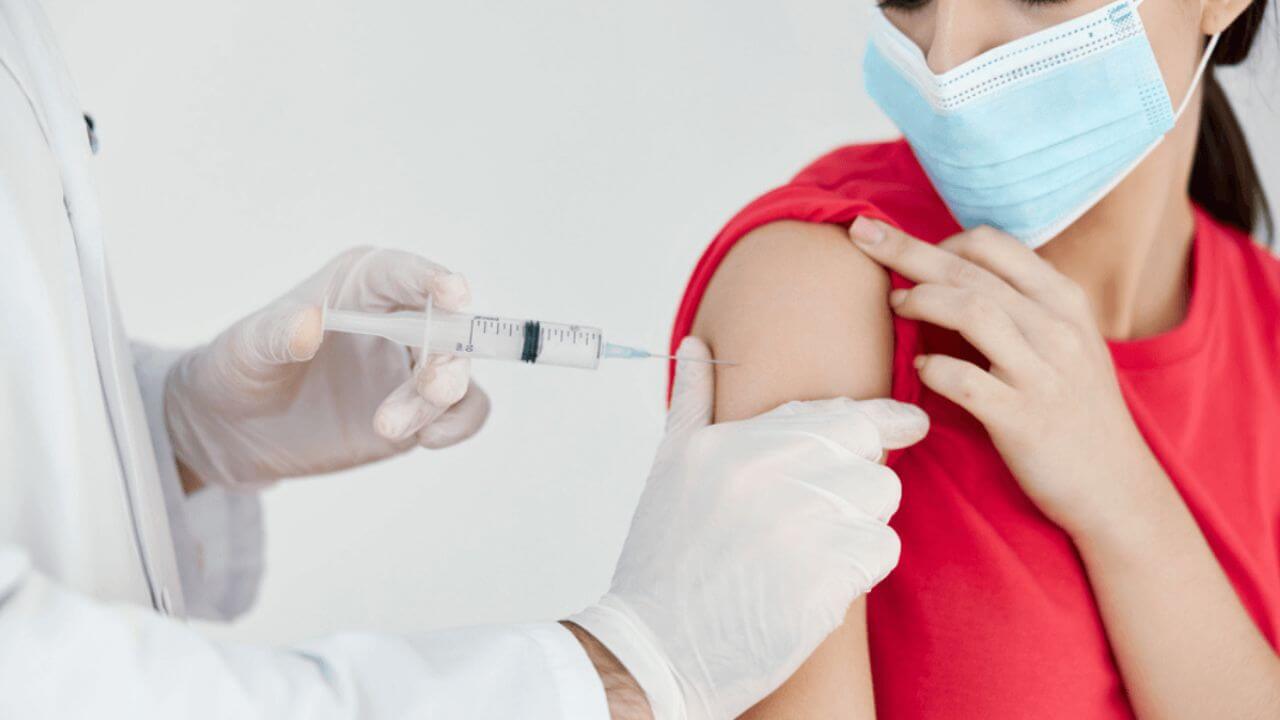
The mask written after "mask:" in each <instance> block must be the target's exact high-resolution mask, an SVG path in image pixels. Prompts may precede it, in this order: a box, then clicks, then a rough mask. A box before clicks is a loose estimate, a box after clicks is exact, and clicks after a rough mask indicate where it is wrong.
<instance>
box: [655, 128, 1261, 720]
mask: <svg viewBox="0 0 1280 720" xmlns="http://www.w3.org/2000/svg"><path fill="white" fill-rule="evenodd" d="M857 215H868V216H873V217H877V218H880V219H884V220H887V221H889V222H891V223H893V224H895V225H897V226H899V227H901V228H902V229H903V230H905V231H907V232H909V233H911V234H912V235H914V236H916V237H919V238H921V239H923V240H926V241H929V242H938V241H940V240H942V239H944V238H946V237H948V236H949V235H951V234H954V233H956V232H958V231H959V230H960V228H959V227H958V226H957V225H956V222H955V220H954V219H953V218H952V216H951V214H950V213H949V212H948V211H947V209H946V207H945V205H944V204H943V203H942V201H941V200H940V199H939V197H938V196H937V194H936V193H935V192H934V191H933V189H932V187H931V186H930V184H929V181H928V179H927V178H926V177H925V175H924V173H923V171H922V170H921V169H920V166H919V165H918V164H917V162H916V160H915V157H914V156H913V155H912V153H911V150H910V149H909V148H908V147H907V145H906V143H905V142H903V141H897V142H890V143H883V144H875V145H858V146H851V147H845V148H841V149H839V150H836V151H834V152H832V153H830V154H828V155H826V156H825V157H822V158H820V159H819V160H818V161H817V162H815V163H813V164H812V165H811V166H809V167H808V168H806V169H805V170H804V171H803V172H801V173H800V174H799V175H798V176H796V178H795V179H794V180H792V181H791V182H790V183H788V184H787V185H785V186H783V187H781V188H779V189H777V190H774V191H772V192H770V193H768V194H766V195H764V196H763V197H761V198H759V199H758V200H756V201H755V202H753V203H751V204H750V205H748V206H747V207H746V208H745V209H744V210H743V211H742V212H740V213H739V214H738V215H737V216H736V217H735V218H733V219H732V220H731V221H730V222H729V224H728V225H727V226H725V228H724V230H722V231H721V232H720V234H719V235H718V236H717V237H716V238H715V240H714V241H713V242H712V244H711V246H710V247H709V248H708V249H707V251H706V253H705V254H704V255H703V257H702V259H701V260H700V261H699V263H698V265H697V268H696V269H695V270H694V273H693V277H692V279H691V280H690V283H689V287H688V290H687V291H686V293H685V296H684V301H683V303H682V304H681V306H680V311H679V315H678V316H677V318H676V325H675V331H674V333H673V335H672V352H674V351H675V350H674V348H675V347H676V346H677V345H678V342H679V340H680V339H682V338H683V337H684V336H685V335H687V334H688V333H689V329H690V327H691V326H692V324H693V319H694V315H695V313H696V311H697V308H698V304H699V303H700V302H701V299H702V294H703V292H704V290H705V289H706V286H707V283H708V282H709V280H710V279H711V275H712V273H714V272H715V270H716V267H717V266H718V265H719V263H720V261H721V260H722V259H723V258H724V256H725V254H726V253H728V251H729V249H730V248H731V247H732V246H733V244H734V243H735V242H737V241H738V239H739V238H741V237H742V236H743V235H745V234H746V233H748V232H749V231H751V230H752V229H754V228H756V227H759V226H761V225H764V224H767V223H770V222H774V221H778V220H803V221H809V222H816V223H833V224H837V225H845V226H847V225H848V224H849V223H850V222H851V221H852V220H853V218H854V217H855V216H857ZM893 284H894V286H895V287H904V286H907V285H908V283H907V282H906V281H905V280H904V279H903V278H901V277H898V276H894V277H893ZM1192 285H1193V287H1192V295H1191V300H1190V303H1189V307H1188V312H1187V316H1186V318H1185V319H1184V321H1183V322H1182V323H1181V324H1180V325H1179V326H1178V327H1176V328H1174V329H1172V330H1170V331H1168V332H1166V333H1163V334H1160V335H1157V336H1155V337H1150V338H1144V339H1141V340H1134V341H1129V342H1112V343H1109V345H1110V348H1111V353H1112V357H1113V359H1114V361H1115V366H1116V372H1117V374H1118V376H1119V380H1120V385H1121V387H1122V389H1123V392H1124V396H1125V399H1126V401H1127V402H1128V405H1129V408H1130V410H1131V411H1132V413H1133V417H1134V420H1135V421H1136V422H1137V425H1138V427H1139V428H1140V429H1141V431H1142V433H1143V436H1144V437H1145V438H1146V439H1147V442H1148V444H1149V445H1150V446H1151V449H1152V450H1153V451H1154V452H1155V454H1156V456H1157V457H1158V458H1159V459H1160V462H1161V463H1162V464H1163V466H1164V468H1165V470H1166V471H1167V472H1168V474H1169V476H1170V477H1171V478H1172V480H1173V482H1174V484H1175V485H1176V486H1177V487H1178V489H1179V491H1180V492H1181V493H1182V496H1183V498H1184V499H1185V500H1186V502H1187V505H1188V506H1189V507H1190V508H1191V512H1192V513H1193V514H1194V515H1195V518H1196V520H1197V521H1198V522H1199V524H1200V527H1201V529H1202V530H1203V531H1204V534H1205V536H1206V537H1207V538H1208V540H1209V544H1210V545H1211V546H1212V548H1213V551H1214V553H1215V554H1216V556H1217V558H1218V561H1219V562H1220V563H1221V564H1222V567H1223V569H1224V570H1225V571H1226V574H1227V576H1228V577H1229V578H1230V579H1231V583H1232V584H1233V586H1234V587H1235V590H1236V592H1237V593H1238V595H1239V597H1240V600H1241V602H1243V604H1244V606H1245V607H1246V608H1247V609H1248V611H1249V614H1250V615H1251V616H1252V617H1253V619H1254V621H1255V622H1256V623H1257V625H1258V627H1259V629H1260V630H1261V631H1262V633H1263V634H1264V635H1265V636H1266V638H1267V640H1268V641H1270V643H1271V645H1272V647H1276V645H1277V627H1278V626H1280V443H1278V442H1277V440H1278V439H1280V438H1277V434H1278V433H1280V322H1278V319H1280V262H1277V260H1276V259H1275V258H1274V257H1272V256H1271V255H1270V254H1269V253H1268V252H1267V251H1266V250H1265V249H1263V248H1261V247H1259V246H1258V245H1256V244H1255V243H1253V242H1252V241H1251V240H1250V238H1249V237H1247V236H1246V235H1245V234H1243V233H1241V232H1238V231H1236V230H1233V229H1231V228H1229V227H1226V226H1224V225H1222V224H1221V223H1218V222H1217V221H1215V220H1214V219H1213V218H1211V217H1209V216H1208V215H1207V214H1206V213H1204V212H1203V211H1200V210H1199V209H1197V210H1196V231H1195V239H1194V244H1193V257H1192ZM894 334H895V342H894V361H893V396H894V397H895V398H897V399H899V400H906V401H910V402H915V403H918V404H919V405H920V406H921V407H923V408H924V409H925V411H926V412H928V413H929V416H930V417H931V418H932V421H933V425H932V430H931V431H930V433H929V436H928V437H927V438H926V439H925V440H924V441H923V442H921V443H920V444H918V445H916V446H914V447H912V448H910V449H908V450H906V451H903V452H899V453H895V454H893V455H891V456H890V460H889V461H890V464H891V465H892V466H893V468H894V469H895V470H896V471H897V472H898V474H899V476H900V477H901V479H902V486H903V498H902V509H901V510H900V511H899V512H898V514H897V515H896V516H895V517H894V519H893V523H892V525H893V527H894V528H895V529H896V530H897V531H898V533H899V535H900V536H901V538H902V559H901V562H900V564H899V566H898V568H897V569H896V570H895V571H894V572H893V573H892V574H891V575H890V576H889V577H888V579H887V580H885V581H884V582H883V583H882V584H881V585H880V586H879V587H878V588H877V589H876V590H875V591H873V592H872V593H871V595H870V596H869V599H868V611H867V612H868V624H869V633H870V644H871V665H872V673H873V677H874V681H875V692H876V707H877V711H878V715H879V717H880V718H882V719H884V718H887V719H889V720H896V719H898V718H932V719H935V720H936V719H938V718H942V719H944V720H945V719H947V718H963V719H964V720H970V719H973V718H983V719H984V720H999V719H1001V718H1029V717H1033V718H1040V719H1041V720H1052V719H1054V718H1064V719H1066V718H1070V719H1071V720H1078V719H1079V718H1129V717H1132V716H1133V714H1132V711H1131V710H1130V708H1129V704H1128V701H1127V699H1126V697H1125V690H1124V686H1123V685H1122V683H1121V679H1120V673H1119V671H1118V669H1117V667H1116V664H1115V659H1114V658H1113V657H1112V655H1111V651H1110V648H1109V646H1108V644H1107V637H1106V634H1105V631H1104V628H1103V625H1102V620H1101V617H1100V616H1099V614H1098V608H1097V606H1096V604H1095V602H1094V599H1093V595H1092V594H1091V592H1090V588H1089V581H1088V578H1087V576H1086V575H1085V570H1084V567H1083V566H1082V565H1081V562H1080V558H1079V557H1078V556H1077V554H1076V552H1075V549H1074V548H1073V546H1072V544H1071V541H1070V540H1069V539H1068V538H1067V536H1066V535H1065V534H1064V533H1063V532H1062V531H1061V530H1060V529H1058V528H1057V527H1056V526H1054V525H1053V524H1052V523H1050V522H1049V521H1048V520H1047V519H1046V518H1045V517H1044V516H1043V515H1042V514H1041V513H1040V512H1039V511H1038V510H1037V509H1036V508H1035V506H1034V505H1033V504H1032V503H1031V501H1030V500H1028V499H1027V497H1026V496H1025V495H1024V494H1023V493H1022V491H1021V490H1020V489H1019V487H1018V485H1017V483H1016V482H1015V481H1014V479H1013V477H1012V476H1011V475H1010V474H1009V471H1008V470H1007V469H1006V467H1005V465H1004V462H1003V461H1002V460H1001V459H1000V456H999V455H998V454H997V453H996V450H995V448H994V447H993V446H992V444H991V441H990V440H989V439H988V437H987V435H986V433H985V431H984V430H983V428H982V426H981V425H980V424H979V423H978V422H977V421H976V420H974V419H973V418H972V417H971V416H969V415H968V414H967V413H965V412H964V411H963V410H961V409H960V408H959V407H958V406H956V405H954V404H952V403H950V402H948V401H947V400H945V399H943V398H941V397H940V396H938V395H936V394H934V393H933V392H931V391H929V390H927V389H926V388H924V387H923V386H922V385H921V384H920V382H919V379H918V376H917V375H916V373H915V371H914V369H913V368H912V366H911V359H912V358H913V357H914V356H915V355H916V354H918V353H920V352H945V353H948V354H952V355H960V356H964V357H969V358H978V359H979V360H980V356H978V355H977V353H976V352H975V351H974V350H973V349H972V348H970V347H969V346H968V345H967V344H966V343H965V342H964V341H963V340H962V339H961V338H960V337H959V336H958V335H957V334H955V333H953V332H950V331H945V330H942V329H940V328H937V327H935V326H930V325H921V324H919V323H916V322H913V321H908V320H904V319H902V318H895V319H894ZM984 365H985V363H984ZM1081 462H1088V459H1087V458H1082V459H1081Z"/></svg>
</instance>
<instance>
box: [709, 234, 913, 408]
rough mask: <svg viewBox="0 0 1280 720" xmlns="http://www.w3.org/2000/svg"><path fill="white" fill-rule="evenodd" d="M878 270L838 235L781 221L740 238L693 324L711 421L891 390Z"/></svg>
mask: <svg viewBox="0 0 1280 720" xmlns="http://www.w3.org/2000/svg"><path fill="white" fill-rule="evenodd" d="M888 290H889V278H888V275H887V274H886V273H885V271H884V269H883V268H881V267H880V266H879V265H877V264H876V263H874V262H873V261H871V260H870V259H869V258H867V256H866V255H864V254H863V253H862V252H861V251H860V250H858V249H857V248H856V247H854V245H853V243H852V242H851V241H850V240H849V237H848V234H847V233H846V232H845V230H844V229H843V228H840V227H837V226H834V225H825V224H815V223H805V222H795V221H785V222H776V223H771V224H768V225H764V226H762V227H760V228H757V229H756V230H753V231H752V232H751V233H749V234H747V235H746V236H745V237H743V238H742V239H741V240H740V241H739V242H738V243H737V244H736V245H735V246H734V248H733V250H731V251H730V252H729V255H728V256H727V257H726V258H725V260H724V262H723V263H722V264H721V265H720V267H719V268H718V269H717V270H716V273H715V275H714V277H713V278H712V280H711V283H710V285H709V286H708V288H707V292H706V294H705V296H704V297H703V301H702V306H701V308H700V309H699V311H698V316H697V320H696V321H695V323H694V326H693V334H695V335H697V336H698V337H701V338H702V339H703V340H705V341H706V342H707V344H708V345H710V346H711V349H712V351H713V352H714V353H715V356H716V357H718V358H721V359H725V360H732V361H734V362H736V363H737V364H736V365H734V366H731V367H724V366H722V367H720V368H719V369H718V370H717V375H716V419H717V420H719V421H725V420H733V419H737V418H742V417H749V416H752V415H757V414H759V413H761V412H764V411H766V410H769V409H771V408H773V407H775V406H777V405H779V404H781V403H783V402H787V401H789V400H812V399H818V398H825V397H834V396H838V395H845V396H849V397H855V398H861V397H873V396H878V395H884V394H886V393H887V392H888V390H889V381H890V371H891V367H892V357H891V356H892V350H893V329H892V319H891V315H890V312H889V307H888V303H887V294H888Z"/></svg>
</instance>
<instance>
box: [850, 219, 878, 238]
mask: <svg viewBox="0 0 1280 720" xmlns="http://www.w3.org/2000/svg"><path fill="white" fill-rule="evenodd" d="M849 234H850V235H851V236H852V237H853V241H854V242H856V243H858V244H859V245H875V244H876V243H878V242H880V241H881V240H883V239H884V228H883V227H881V226H880V224H879V223H877V222H876V221H875V220H871V219H869V218H865V217H863V216H861V215H859V216H858V217H857V219H855V220H854V221H853V225H851V226H849Z"/></svg>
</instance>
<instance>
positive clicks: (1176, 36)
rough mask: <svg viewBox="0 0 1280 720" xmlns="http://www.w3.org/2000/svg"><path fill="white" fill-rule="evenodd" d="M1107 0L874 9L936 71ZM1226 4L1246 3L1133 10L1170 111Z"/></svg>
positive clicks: (960, 1) (951, 2) (959, 1)
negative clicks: (1157, 67)
mask: <svg viewBox="0 0 1280 720" xmlns="http://www.w3.org/2000/svg"><path fill="white" fill-rule="evenodd" d="M1112 1H1113V0H1038V1H1035V0H885V1H884V2H882V3H881V7H882V8H884V12H885V15H886V16H887V17H888V18H889V21H890V22H892V23H893V24H894V25H896V26H897V27H898V29H899V30H901V31H902V32H903V33H904V34H905V35H906V36H907V37H909V38H911V39H912V40H913V41H914V42H915V43H916V44H917V45H919V46H920V49H921V50H922V51H923V52H924V55H925V58H926V59H927V60H928V63H929V68H930V69H931V70H932V71H933V72H935V73H943V72H946V71H947V70H950V69H951V68H954V67H956V66H957V65H960V64H961V63H964V62H965V61H967V60H970V59H972V58H974V57H976V56H978V55H980V54H982V53H983V52H986V51H987V50H991V49H992V48H995V47H998V46H1000V45H1004V44H1005V43H1009V42H1012V41H1014V40H1017V39H1018V38H1021V37H1023V36H1025V35H1029V34H1031V33H1034V32H1037V31H1039V30H1043V29H1045V28H1048V27H1050V26H1053V25H1057V24H1059V23H1062V22H1065V21H1067V20H1071V19H1073V18H1076V17H1079V16H1080V15H1083V14H1085V13H1088V12H1090V11H1092V10H1096V9H1098V8H1100V7H1103V6H1105V5H1108V4H1110V3H1111V2H1112ZM1233 2H1234V3H1236V4H1239V5H1240V10H1241V11H1243V9H1244V8H1245V7H1247V6H1248V0H1203V1H1202V0H1144V2H1143V3H1142V5H1141V7H1140V8H1139V9H1138V12H1139V13H1140V14H1141V16H1142V22H1143V25H1144V26H1145V27H1146V30H1147V37H1148V38H1149V39H1150V41H1151V47H1152V48H1153V50H1154V52H1155V56H1156V60H1157V62H1158V63H1159V65H1160V71H1161V74H1162V75H1163V76H1164V81H1165V85H1166V87H1167V88H1168V91H1169V98H1170V99H1171V100H1172V101H1173V104H1174V106H1175V107H1176V106H1177V105H1178V104H1179V103H1180V102H1181V101H1182V98H1183V96H1184V95H1185V94H1186V92H1187V89H1188V88H1189V87H1190V85H1191V78H1192V75H1193V74H1194V73H1195V68H1196V64H1197V63H1198V62H1199V60H1200V55H1201V53H1202V52H1203V51H1204V41H1205V35H1206V34H1208V33H1212V32H1216V31H1217V30H1215V29H1213V28H1212V27H1208V29H1207V30H1206V27H1207V21H1209V20H1212V19H1215V18H1217V15H1220V13H1215V12H1214V10H1215V9H1216V6H1218V5H1228V4H1232V3H1233ZM1238 14H1239V13H1238V12H1237V13H1236V15H1238ZM1209 16H1214V17H1213V18H1211V17H1209ZM1234 17H1235V16H1234V15H1233V16H1231V19H1234ZM1217 19H1218V20H1219V21H1220V18H1217ZM1227 24H1229V21H1228V23H1227ZM1223 27H1226V25H1225V24H1224V25H1223ZM1220 29H1221V28H1218V30H1220Z"/></svg>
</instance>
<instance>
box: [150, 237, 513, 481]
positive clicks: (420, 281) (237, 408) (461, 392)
mask: <svg viewBox="0 0 1280 720" xmlns="http://www.w3.org/2000/svg"><path fill="white" fill-rule="evenodd" d="M428 296H430V297H431V299H432V302H433V303H434V305H436V306H438V307H441V308H444V309H446V310H457V309H460V308H462V307H463V306H464V305H465V304H466V303H467V302H468V301H469V299H470V290H469V289H468V287H467V283H466V281H465V280H464V279H463V278H462V276H460V275H457V274H454V273H452V272H449V271H448V270H446V269H445V268H443V267H441V266H439V265H437V264H435V263H432V262H430V261H427V260H425V259H423V258H421V257H419V256H417V255H413V254H410V253H406V252H400V251H395V250H383V249H376V248H359V249H356V250H352V251H350V252H347V253H344V254H343V255H341V256H339V257H338V258H336V259H335V260H333V261H332V262H330V263H329V264H328V265H326V266H325V267H324V268H322V269H321V270H320V271H319V272H318V273H316V274H315V275H313V276H311V277H310V278H308V279H307V280H306V281H304V282H303V283H302V284H301V285H299V286H297V287H296V288H294V289H293V290H291V291H289V292H288V293H286V294H285V295H284V296H283V297H281V298H280V299H278V300H276V301H275V302H273V303H271V304H269V305H268V306H266V307H265V308H263V309H261V310H259V311H258V312H255V313H253V314H252V315H250V316H248V317H246V318H245V319H243V320H241V321H239V322H237V323H236V324H235V325H232V326H231V327H230V328H229V329H227V330H226V331H225V332H223V333H222V334H221V335H219V336H218V337H217V338H216V339H215V340H214V341H213V342H212V343H210V344H209V345H206V346H204V347H202V348H198V349H196V350H193V351H191V352H189V353H187V354H186V355H184V356H183V357H182V358H181V359H180V360H178V362H177V363H176V364H175V365H174V367H173V369H172V370H171V371H170V373H169V376H168V379H167V381H166V384H165V420H166V422H167V424H168V426H169V434H170V437H171V438H172V441H173V448H174V452H175V454H176V455H177V457H178V460H179V462H180V463H182V464H184V465H185V466H186V468H187V469H188V470H189V472H191V473H192V474H194V475H195V476H196V477H197V478H199V479H200V480H201V481H203V482H206V483H217V484H221V485H226V486H233V487H258V486H262V485H266V484H269V483H271V482H273V481H275V480H278V479H280V478H286V477H294V476H299V475H313V474H316V473H322V472H329V471H334V470H341V469H344V468H349V467H352V466H355V465H360V464H363V463H367V462H371V461H374V460H380V459H382V458H385V457H388V456H391V455H394V454H396V453H400V452H403V451H405V450H408V449H409V448H411V447H414V446H415V445H422V446H424V447H429V448H439V447H444V446H446V445H451V444H453V443H456V442H459V441H461V440H464V439H466V438H468V437H470V436H471V435H472V434H474V433H475V432H476V431H477V430H479V429H480V426H481V425H483V424H484V421H485V418H486V417H487V416H488V413H489V399H488V397H486V395H485V394H484V392H483V391H481V390H480V389H479V388H478V387H475V386H474V385H472V384H470V382H469V373H470V368H469V364H468V361H467V360H466V359H462V358H452V357H449V356H438V355H428V356H425V357H423V356H421V355H419V354H418V353H417V352H416V351H415V352H414V353H412V354H411V353H410V352H408V351H407V350H406V349H405V348H404V347H402V346H399V345H396V344H394V343H392V342H390V341H388V340H383V339H381V338H373V337H363V336H356V335H345V334H338V333H330V334H329V335H328V336H327V337H326V336H324V333H323V332H322V329H321V308H322V306H323V305H324V304H325V303H326V302H327V303H328V306H329V307H330V308H335V309H340V310H362V311H367V312H395V311H397V310H406V309H412V310H420V309H422V307H423V306H424V305H425V304H426V302H427V297H428Z"/></svg>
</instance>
